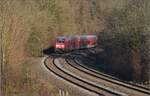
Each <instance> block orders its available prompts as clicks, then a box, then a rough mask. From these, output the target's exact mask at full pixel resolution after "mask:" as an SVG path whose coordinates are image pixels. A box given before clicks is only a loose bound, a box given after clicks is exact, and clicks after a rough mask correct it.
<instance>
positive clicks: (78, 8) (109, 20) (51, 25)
mask: <svg viewBox="0 0 150 96" xmlns="http://www.w3.org/2000/svg"><path fill="white" fill-rule="evenodd" d="M148 6H149V1H148V0H0V17H1V18H0V28H1V29H0V35H1V36H0V37H1V38H0V40H1V41H0V47H1V53H0V59H1V77H2V90H3V91H5V93H6V94H5V95H6V96H12V95H11V94H9V92H19V93H23V92H22V91H23V90H25V91H28V93H29V94H30V93H32V92H31V90H32V91H33V90H34V87H35V86H41V85H40V84H41V83H40V84H39V85H36V84H37V83H34V82H30V81H32V80H35V82H40V80H38V79H37V78H36V76H34V74H32V72H30V70H31V69H28V67H29V66H28V65H30V63H31V61H30V60H29V61H28V60H27V59H28V58H30V57H32V56H43V52H42V51H43V49H45V48H47V47H49V46H53V43H54V40H55V37H56V36H58V35H74V34H97V33H99V32H103V31H104V32H103V33H105V34H100V36H102V37H100V45H101V46H103V48H104V49H105V50H106V54H107V55H106V60H107V61H109V62H111V63H113V64H114V65H113V66H117V67H114V68H116V70H117V71H118V69H121V67H120V65H119V64H122V66H127V65H126V64H128V65H129V66H131V68H132V70H133V74H132V75H133V80H135V81H139V82H141V81H142V82H143V81H144V82H145V81H147V80H148V70H149V69H148V68H149V67H148V62H149V59H148V51H149V49H148V48H149V45H148V42H147V41H148V38H149V37H148V36H149V30H150V29H149V24H147V23H146V22H148V21H149V20H148V19H147V16H149V14H150V13H149V11H148V10H149V9H147V8H150V7H148ZM107 33H108V34H107ZM130 33H131V34H130ZM129 34H130V35H129ZM145 34H146V35H145ZM130 36H131V37H130ZM113 37H115V38H113ZM134 37H135V38H134ZM132 41H134V42H132ZM127 42H130V44H129V45H128V43H127ZM111 44H113V45H111ZM118 44H119V45H118ZM108 45H109V46H108ZM107 49H108V50H109V51H107ZM128 49H129V50H128ZM128 53H129V54H128ZM118 57H119V58H118ZM26 65H27V66H26ZM118 66H119V67H118ZM122 68H124V67H122ZM126 68H127V69H128V67H126ZM116 70H115V71H116ZM115 71H114V72H115ZM28 73H29V74H30V75H28V76H27V74H28ZM123 74H125V73H123ZM14 81H18V82H15V83H14ZM29 82H30V83H29ZM28 84H30V85H28ZM23 85H26V86H25V87H24V88H22V87H23ZM34 85H35V86H34ZM27 86H32V87H30V88H28V87H27ZM21 88H22V90H20V89H21ZM25 88H26V89H25ZM39 88H42V89H43V87H39ZM12 90H13V91H12ZM35 90H36V91H34V92H37V93H38V92H39V91H38V89H35ZM46 90H48V89H47V88H46V89H44V91H46ZM25 93H26V92H25ZM29 94H28V96H29ZM33 94H34V93H33ZM40 94H43V93H42V92H39V94H38V95H40ZM47 94H49V93H47ZM5 95H4V96H5ZM31 95H32V94H31ZM38 95H36V96H38ZM15 96H16V95H15ZM18 96H20V95H18ZM40 96H42V95H40Z"/></svg>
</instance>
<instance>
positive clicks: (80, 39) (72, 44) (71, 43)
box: [55, 35, 97, 53]
mask: <svg viewBox="0 0 150 96" xmlns="http://www.w3.org/2000/svg"><path fill="white" fill-rule="evenodd" d="M96 45H97V36H96V35H82V36H60V37H57V38H56V43H55V51H56V52H59V53H60V52H61V53H62V52H68V51H71V50H77V49H83V48H92V47H96Z"/></svg>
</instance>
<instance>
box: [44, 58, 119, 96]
mask: <svg viewBox="0 0 150 96" xmlns="http://www.w3.org/2000/svg"><path fill="white" fill-rule="evenodd" d="M53 64H54V66H55V68H57V70H59V71H61V72H62V73H63V74H66V75H68V76H69V77H70V78H73V79H74V80H77V81H79V82H82V83H83V84H84V85H82V84H80V83H77V82H74V80H72V79H68V78H66V77H65V76H62V73H60V74H59V73H58V72H55V70H54V69H52V68H50V67H49V66H48V65H47V62H46V60H45V61H44V65H45V67H46V68H47V69H48V70H50V71H51V72H53V73H54V74H56V75H57V76H59V77H61V78H63V79H65V80H66V81H69V82H71V83H73V84H75V85H77V86H79V87H81V88H83V89H86V90H88V91H92V92H94V93H96V94H98V95H102V96H103V95H105V94H102V93H100V92H99V91H100V90H103V91H105V92H108V93H109V94H113V95H115V96H116V95H117V96H122V95H121V94H118V93H115V92H111V91H109V90H106V89H103V88H100V87H99V86H96V85H93V84H91V83H89V82H87V81H84V80H82V79H80V78H77V77H75V76H72V75H71V74H69V73H67V72H65V71H64V70H62V69H61V68H59V67H58V66H57V65H56V64H55V58H54V59H53ZM86 84H87V85H88V86H91V87H95V88H96V89H97V90H99V91H97V90H93V89H91V88H89V87H86V86H87V85H86Z"/></svg>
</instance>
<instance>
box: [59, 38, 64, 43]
mask: <svg viewBox="0 0 150 96" xmlns="http://www.w3.org/2000/svg"><path fill="white" fill-rule="evenodd" d="M64 42H65V39H57V43H64Z"/></svg>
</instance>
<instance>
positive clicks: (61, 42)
mask: <svg viewBox="0 0 150 96" xmlns="http://www.w3.org/2000/svg"><path fill="white" fill-rule="evenodd" d="M64 49H65V37H57V38H56V42H55V52H56V53H63V51H64Z"/></svg>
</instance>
